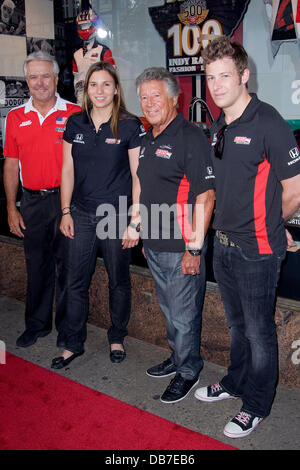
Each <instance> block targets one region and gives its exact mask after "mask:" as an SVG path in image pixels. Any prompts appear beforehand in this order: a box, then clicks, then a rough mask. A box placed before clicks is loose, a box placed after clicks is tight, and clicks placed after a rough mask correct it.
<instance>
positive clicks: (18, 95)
mask: <svg viewBox="0 0 300 470" xmlns="http://www.w3.org/2000/svg"><path fill="white" fill-rule="evenodd" d="M28 98H29V90H28V87H27V83H26V81H25V79H24V78H19V77H0V147H1V153H0V157H1V156H2V151H3V147H4V124H5V118H6V116H7V114H8V112H9V111H10V110H11V109H12V108H15V107H16V106H21V105H22V104H24V103H25V102H26V101H27V100H28Z"/></svg>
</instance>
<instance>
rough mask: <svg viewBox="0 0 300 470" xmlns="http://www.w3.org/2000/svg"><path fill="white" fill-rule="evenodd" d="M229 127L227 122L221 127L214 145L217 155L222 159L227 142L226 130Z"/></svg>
mask: <svg viewBox="0 0 300 470" xmlns="http://www.w3.org/2000/svg"><path fill="white" fill-rule="evenodd" d="M226 128H227V124H225V125H224V126H223V127H221V129H220V130H219V131H218V132H217V140H216V143H215V145H214V151H215V156H216V157H217V158H219V159H220V160H221V158H222V155H223V151H224V143H225V136H224V133H225V130H226Z"/></svg>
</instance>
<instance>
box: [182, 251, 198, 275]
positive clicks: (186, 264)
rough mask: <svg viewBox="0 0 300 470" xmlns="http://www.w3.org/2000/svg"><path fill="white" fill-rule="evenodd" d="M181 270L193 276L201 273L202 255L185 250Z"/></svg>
mask: <svg viewBox="0 0 300 470" xmlns="http://www.w3.org/2000/svg"><path fill="white" fill-rule="evenodd" d="M181 272H182V274H190V275H191V276H196V274H200V255H199V256H192V255H191V254H190V253H189V252H188V251H185V253H184V255H183V257H182V261H181Z"/></svg>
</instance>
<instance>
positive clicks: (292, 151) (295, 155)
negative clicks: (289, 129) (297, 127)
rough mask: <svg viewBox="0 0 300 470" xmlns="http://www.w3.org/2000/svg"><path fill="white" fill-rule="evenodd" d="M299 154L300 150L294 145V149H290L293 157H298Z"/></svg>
mask: <svg viewBox="0 0 300 470" xmlns="http://www.w3.org/2000/svg"><path fill="white" fill-rule="evenodd" d="M298 156H299V150H298V148H297V147H294V148H293V149H292V150H290V157H291V158H297V157H298Z"/></svg>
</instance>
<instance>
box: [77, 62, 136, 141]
mask: <svg viewBox="0 0 300 470" xmlns="http://www.w3.org/2000/svg"><path fill="white" fill-rule="evenodd" d="M101 70H105V71H106V72H108V73H109V74H110V76H111V77H112V78H113V80H114V83H115V87H116V90H117V93H116V94H115V95H114V99H113V110H112V116H111V122H110V127H111V131H112V134H113V136H114V138H115V139H118V138H119V136H120V134H119V120H120V119H134V117H135V116H133V115H132V114H130V113H129V111H127V109H126V105H125V101H124V97H123V90H122V86H121V82H120V78H119V75H118V73H117V71H116V69H115V67H114V66H113V65H112V64H110V63H109V62H103V61H101V62H96V63H95V64H93V65H91V66H90V68H89V69H88V71H87V74H86V77H85V81H84V88H83V100H82V111H83V112H86V113H87V114H88V115H90V111H91V108H92V102H91V100H90V98H89V96H88V85H89V81H90V78H91V76H92V74H93V73H94V72H99V71H101Z"/></svg>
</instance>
